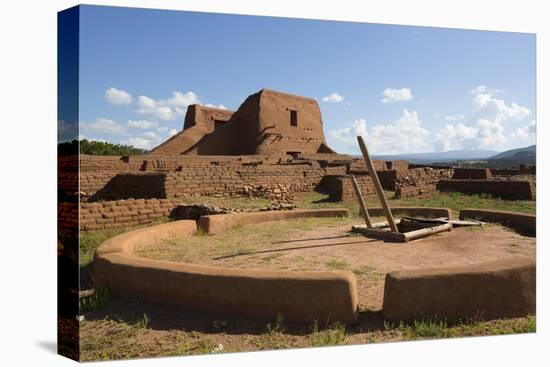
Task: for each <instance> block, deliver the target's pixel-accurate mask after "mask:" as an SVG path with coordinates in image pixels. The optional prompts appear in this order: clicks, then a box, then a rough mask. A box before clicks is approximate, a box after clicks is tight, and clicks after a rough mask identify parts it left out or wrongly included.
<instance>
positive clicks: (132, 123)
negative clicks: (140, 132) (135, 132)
mask: <svg viewBox="0 0 550 367" xmlns="http://www.w3.org/2000/svg"><path fill="white" fill-rule="evenodd" d="M127 125H128V127H133V128H136V129H153V128H156V127H157V126H158V123H157V122H156V121H149V120H128V123H127Z"/></svg>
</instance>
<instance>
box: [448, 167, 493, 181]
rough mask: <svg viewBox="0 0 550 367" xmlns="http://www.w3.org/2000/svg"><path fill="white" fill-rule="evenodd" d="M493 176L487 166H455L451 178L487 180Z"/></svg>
mask: <svg viewBox="0 0 550 367" xmlns="http://www.w3.org/2000/svg"><path fill="white" fill-rule="evenodd" d="M490 178H493V175H492V174H491V170H490V169H489V168H455V169H454V173H453V179H457V180H473V179H478V180H487V179H490Z"/></svg>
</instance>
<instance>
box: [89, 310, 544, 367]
mask: <svg viewBox="0 0 550 367" xmlns="http://www.w3.org/2000/svg"><path fill="white" fill-rule="evenodd" d="M149 321H150V320H149V319H148V318H146V315H145V316H144V317H143V319H142V320H138V321H136V322H124V321H120V320H118V321H115V320H111V319H103V320H96V321H83V322H82V323H81V343H82V344H81V352H82V358H83V360H86V361H91V360H107V359H121V358H143V357H155V356H181V355H197V354H211V353H220V352H242V351H253V350H272V349H282V348H301V347H321V346H332V345H342V344H365V343H373V342H384V341H401V340H422V339H434V338H457V337H469V336H486V335H503V334H517V333H533V332H535V331H536V318H535V317H534V316H529V317H522V318H514V319H503V320H491V321H475V322H468V323H466V322H465V323H458V324H454V325H450V324H448V323H446V322H444V321H430V320H416V321H413V322H411V323H407V324H404V323H399V324H391V323H385V324H383V326H382V327H372V326H366V325H361V324H358V325H351V326H347V327H346V326H344V325H343V324H341V323H333V324H329V325H327V326H326V327H324V328H321V327H320V326H319V324H318V323H317V322H314V323H313V324H311V325H309V326H307V325H304V326H293V327H290V326H288V327H287V326H286V325H285V324H284V318H283V317H282V316H278V317H277V318H276V319H275V320H274V321H273V322H272V323H269V324H267V326H265V324H264V328H263V331H261V330H258V332H253V333H250V334H245V335H242V336H241V337H237V338H235V334H242V331H241V332H239V331H238V330H240V328H241V327H242V326H241V325H239V324H238V323H236V322H229V321H224V320H221V321H219V320H218V321H215V322H213V323H211V324H210V326H214V328H215V330H216V333H212V332H211V331H210V332H201V331H200V330H195V329H193V330H194V331H187V330H185V329H171V330H155V329H153V328H151V327H150V326H149ZM258 327H259V325H258Z"/></svg>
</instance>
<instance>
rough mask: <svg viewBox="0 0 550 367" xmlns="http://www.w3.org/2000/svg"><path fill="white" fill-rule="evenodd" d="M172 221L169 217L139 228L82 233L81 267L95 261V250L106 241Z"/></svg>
mask: <svg viewBox="0 0 550 367" xmlns="http://www.w3.org/2000/svg"><path fill="white" fill-rule="evenodd" d="M169 221H170V219H169V218H168V217H165V218H159V219H157V220H156V221H154V222H153V223H151V224H145V225H139V226H130V227H124V228H111V229H103V230H97V231H88V232H80V266H85V265H88V264H89V263H91V262H92V260H93V259H94V252H95V250H96V249H97V248H98V247H99V245H101V244H102V243H103V242H104V241H106V240H108V239H109V238H112V237H114V236H117V235H119V234H122V233H124V232H128V231H131V230H133V229H137V228H143V227H147V226H152V225H156V224H161V223H167V222H169Z"/></svg>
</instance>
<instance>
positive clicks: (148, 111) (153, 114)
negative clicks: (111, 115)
mask: <svg viewBox="0 0 550 367" xmlns="http://www.w3.org/2000/svg"><path fill="white" fill-rule="evenodd" d="M197 103H198V104H200V103H201V101H200V99H199V97H198V96H197V95H196V94H195V93H193V92H191V91H189V92H186V93H182V92H173V93H172V97H170V98H169V99H158V100H154V99H152V98H150V97H147V96H139V97H138V100H137V109H136V112H137V113H139V114H141V115H145V116H148V117H150V118H153V119H158V120H164V121H170V120H174V119H175V118H177V117H179V116H182V115H183V114H184V113H185V111H186V109H187V107H188V106H189V105H192V104H197Z"/></svg>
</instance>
